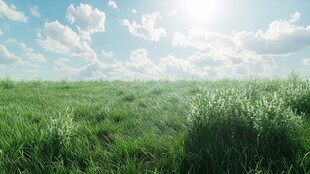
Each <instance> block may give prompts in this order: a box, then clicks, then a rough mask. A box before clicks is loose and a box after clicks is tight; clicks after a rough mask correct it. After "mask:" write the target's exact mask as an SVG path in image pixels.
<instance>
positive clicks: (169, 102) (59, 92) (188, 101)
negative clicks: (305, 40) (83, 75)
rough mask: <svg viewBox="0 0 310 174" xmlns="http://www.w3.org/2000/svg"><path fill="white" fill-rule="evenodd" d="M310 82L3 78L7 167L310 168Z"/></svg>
mask: <svg viewBox="0 0 310 174" xmlns="http://www.w3.org/2000/svg"><path fill="white" fill-rule="evenodd" d="M309 108H310V83H309V81H306V80H304V79H302V78H300V77H298V76H296V75H291V76H290V77H289V78H288V79H286V80H279V79H273V80H268V79H246V80H221V81H204V82H197V81H176V82H170V81H159V82H155V81H144V82H141V81H132V82H124V81H112V82H106V81H91V82H82V81H81V82H70V81H69V80H67V79H63V80H62V81H60V82H49V81H42V80H36V81H30V82H15V81H12V80H10V79H9V78H7V79H4V80H1V81H0V171H1V172H2V173H133V174H135V173H283V172H284V173H309V172H310V134H309V132H310V121H309V120H310V110H309Z"/></svg>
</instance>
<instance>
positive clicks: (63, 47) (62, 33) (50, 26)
mask: <svg viewBox="0 0 310 174" xmlns="http://www.w3.org/2000/svg"><path fill="white" fill-rule="evenodd" d="M42 32H43V33H44V34H45V35H46V37H42V35H41V33H38V34H37V39H36V40H37V42H38V43H39V45H40V46H41V47H42V48H44V49H45V50H47V51H50V52H54V53H57V54H60V55H67V56H72V57H82V58H85V59H87V60H94V59H96V58H97V55H96V53H95V52H94V50H92V49H91V47H90V45H89V44H88V43H87V42H86V41H83V40H82V39H81V38H80V37H79V35H78V34H77V33H75V32H74V31H73V30H72V29H71V28H69V27H67V26H64V25H62V24H61V23H59V22H58V21H53V22H46V23H45V24H44V27H43V29H42Z"/></svg>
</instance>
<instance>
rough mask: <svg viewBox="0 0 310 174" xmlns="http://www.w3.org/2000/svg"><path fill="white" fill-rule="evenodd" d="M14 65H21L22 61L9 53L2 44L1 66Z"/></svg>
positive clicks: (0, 51) (0, 52)
mask: <svg viewBox="0 0 310 174" xmlns="http://www.w3.org/2000/svg"><path fill="white" fill-rule="evenodd" d="M12 63H21V59H20V58H19V57H18V56H16V55H15V54H14V53H11V52H10V51H8V50H7V48H6V47H5V46H4V45H2V44H0V65H1V64H12Z"/></svg>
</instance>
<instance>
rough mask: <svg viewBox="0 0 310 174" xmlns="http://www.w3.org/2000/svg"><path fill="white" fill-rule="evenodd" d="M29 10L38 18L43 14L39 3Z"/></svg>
mask: <svg viewBox="0 0 310 174" xmlns="http://www.w3.org/2000/svg"><path fill="white" fill-rule="evenodd" d="M29 10H30V12H31V14H32V16H34V17H37V18H39V17H41V14H40V12H39V9H38V6H37V5H36V6H34V7H30V9H29Z"/></svg>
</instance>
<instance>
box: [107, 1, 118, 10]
mask: <svg viewBox="0 0 310 174" xmlns="http://www.w3.org/2000/svg"><path fill="white" fill-rule="evenodd" d="M108 7H111V8H114V9H117V4H116V2H115V1H112V0H109V1H108Z"/></svg>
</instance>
